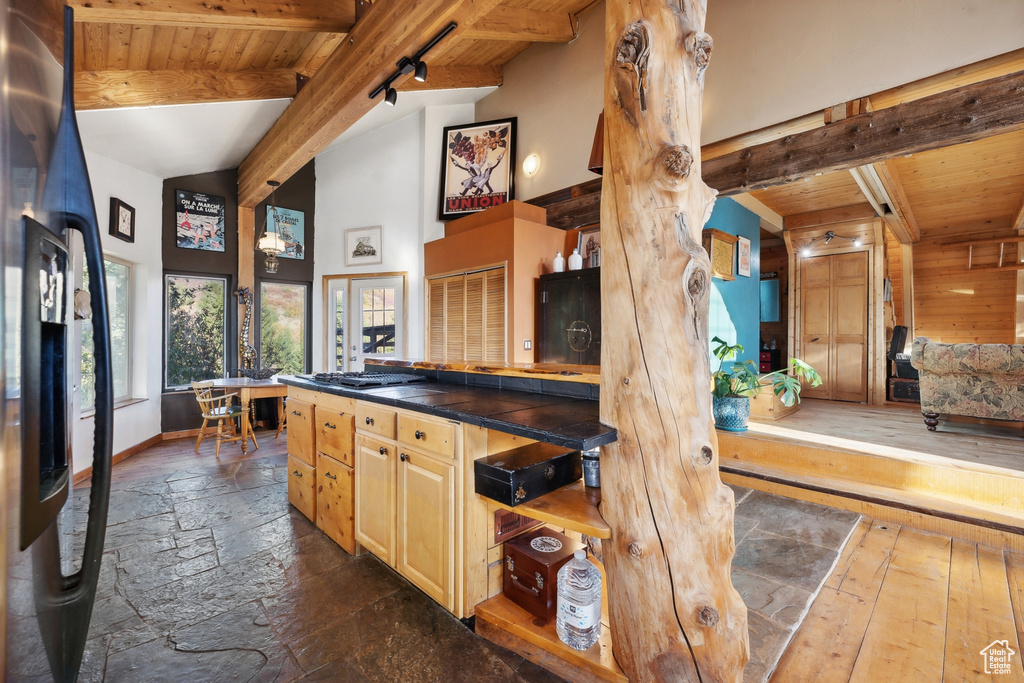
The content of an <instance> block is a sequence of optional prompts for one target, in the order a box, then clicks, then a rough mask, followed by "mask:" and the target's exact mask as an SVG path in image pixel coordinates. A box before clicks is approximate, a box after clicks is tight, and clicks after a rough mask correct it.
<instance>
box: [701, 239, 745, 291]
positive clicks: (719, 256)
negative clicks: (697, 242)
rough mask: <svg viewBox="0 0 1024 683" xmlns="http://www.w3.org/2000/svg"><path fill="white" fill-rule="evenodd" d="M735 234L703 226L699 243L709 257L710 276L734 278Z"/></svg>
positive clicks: (726, 278)
mask: <svg viewBox="0 0 1024 683" xmlns="http://www.w3.org/2000/svg"><path fill="white" fill-rule="evenodd" d="M737 239H738V238H737V237H736V235H730V234H729V233H727V232H722V231H721V230H716V229H715V228H705V229H704V230H703V231H702V232H701V244H702V245H703V246H704V251H706V252H707V253H708V257H709V258H710V259H711V277H717V278H719V279H720V280H735V279H736V241H737Z"/></svg>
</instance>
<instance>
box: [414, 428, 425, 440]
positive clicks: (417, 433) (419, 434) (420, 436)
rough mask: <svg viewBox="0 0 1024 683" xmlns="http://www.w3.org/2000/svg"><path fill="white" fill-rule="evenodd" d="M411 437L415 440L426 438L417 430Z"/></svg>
mask: <svg viewBox="0 0 1024 683" xmlns="http://www.w3.org/2000/svg"><path fill="white" fill-rule="evenodd" d="M413 436H415V437H416V438H417V439H426V438H427V435H426V434H424V433H423V432H421V431H420V430H418V429H417V430H416V433H415V434H413Z"/></svg>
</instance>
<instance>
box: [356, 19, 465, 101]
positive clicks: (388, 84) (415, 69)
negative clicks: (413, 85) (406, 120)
mask: <svg viewBox="0 0 1024 683" xmlns="http://www.w3.org/2000/svg"><path fill="white" fill-rule="evenodd" d="M458 27H459V25H458V24H456V23H455V22H454V21H453V22H451V23H450V24H448V25H447V26H445V27H444V28H443V29H441V31H440V32H439V33H438V34H437V35H436V36H434V37H433V38H431V39H430V42H428V43H427V44H426V45H424V46H423V47H422V48H420V50H419V51H418V52H417V53H416V54H414V55H413V56H412V57H402V58H401V59H399V60H398V61H397V62H396V63H395V66H396V67H397V68H396V69H395V70H394V71H393V72H392V73H391V75H390V76H388V77H387V78H386V79H384V82H383V83H381V84H380V85H378V86H377V87H376V88H374V89H373V91H372V92H371V93H370V99H371V100H372V99H374V98H375V97H377V95H379V94H381V93H384V102H385V104H390V105H391V106H392V107H393V106H395V103H396V102H397V101H398V92H397V91H396V90H395V89H394V87H393V86H392V83H394V82H395V81H396V80H398V78H399V77H401V76H404V75H405V74H408V73H412V75H413V76H412V77H413V78H415V79H416V80H417V81H419V82H420V83H425V82H426V80H427V63H426V62H424V61H423V55H425V54H427V52H429V51H430V50H431V49H432V48H434V47H435V46H436V45H437V44H438V43H440V42H441V41H442V40H444V38H445V36H447V35H448V34H449V33H451V32H452V31H454V30H455V29H457V28H458Z"/></svg>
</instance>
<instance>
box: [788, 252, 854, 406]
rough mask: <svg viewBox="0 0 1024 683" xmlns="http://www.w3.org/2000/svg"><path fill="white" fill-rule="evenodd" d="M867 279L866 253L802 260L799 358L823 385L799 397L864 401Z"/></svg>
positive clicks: (806, 387)
mask: <svg viewBox="0 0 1024 683" xmlns="http://www.w3.org/2000/svg"><path fill="white" fill-rule="evenodd" d="M868 273H869V271H868V253H867V252H866V251H858V252H852V253H848V254H832V255H828V256H814V257H810V258H805V259H801V261H800V353H799V357H800V358H801V359H802V360H803V361H805V362H807V363H809V364H810V365H811V367H813V368H814V369H815V370H817V371H818V374H820V375H821V379H822V383H821V386H819V387H817V388H813V389H812V388H811V387H810V386H807V385H805V386H804V389H803V396H805V397H807V398H824V399H831V400H835V401H860V402H865V401H867V399H868V329H869V328H868V293H869V290H870V287H869V277H868Z"/></svg>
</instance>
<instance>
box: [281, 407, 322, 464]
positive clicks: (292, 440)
mask: <svg viewBox="0 0 1024 683" xmlns="http://www.w3.org/2000/svg"><path fill="white" fill-rule="evenodd" d="M285 412H286V413H287V416H288V417H287V419H288V455H290V456H292V457H294V458H298V459H299V460H301V461H302V462H304V463H306V464H307V465H309V466H310V467H314V466H315V465H316V454H315V451H314V450H313V406H312V405H310V404H309V403H306V402H305V401H300V400H299V399H297V398H290V399H288V405H287V406H285Z"/></svg>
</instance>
